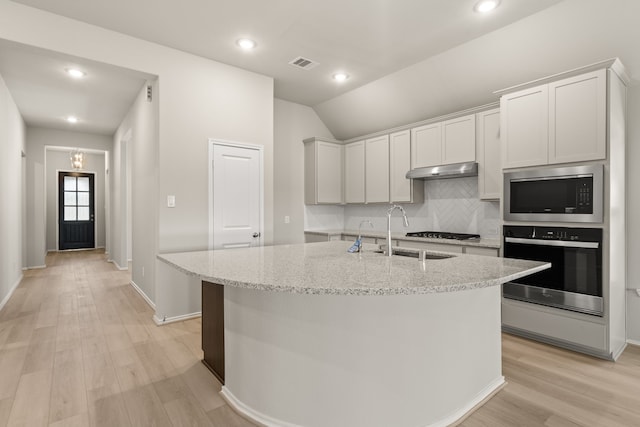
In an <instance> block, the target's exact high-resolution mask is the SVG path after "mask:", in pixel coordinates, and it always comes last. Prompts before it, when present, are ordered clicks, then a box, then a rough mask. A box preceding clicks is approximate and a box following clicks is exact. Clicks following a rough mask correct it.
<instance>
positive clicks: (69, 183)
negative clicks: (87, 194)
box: [64, 176, 76, 191]
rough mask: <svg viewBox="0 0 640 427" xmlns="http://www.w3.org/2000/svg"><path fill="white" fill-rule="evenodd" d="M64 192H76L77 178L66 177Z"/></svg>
mask: <svg viewBox="0 0 640 427" xmlns="http://www.w3.org/2000/svg"><path fill="white" fill-rule="evenodd" d="M64 190H65V191H76V177H75V176H65V177H64Z"/></svg>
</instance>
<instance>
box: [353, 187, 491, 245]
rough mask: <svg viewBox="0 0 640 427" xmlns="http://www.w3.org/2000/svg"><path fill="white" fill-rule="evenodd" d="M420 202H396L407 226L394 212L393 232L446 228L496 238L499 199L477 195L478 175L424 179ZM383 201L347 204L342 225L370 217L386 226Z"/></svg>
mask: <svg viewBox="0 0 640 427" xmlns="http://www.w3.org/2000/svg"><path fill="white" fill-rule="evenodd" d="M424 191H425V201H424V202H423V203H417V204H409V203H399V204H400V205H401V206H403V207H404V208H405V210H406V211H407V217H408V219H409V227H408V228H404V227H403V225H402V217H401V215H400V214H399V213H397V212H394V214H393V217H392V221H391V227H392V231H393V232H402V233H404V232H407V231H425V230H433V231H449V232H456V233H472V234H480V235H481V236H482V237H483V238H494V239H496V238H498V235H499V230H498V229H499V227H500V203H499V202H497V201H496V202H485V201H481V200H479V199H478V178H477V177H466V178H452V179H441V180H431V181H426V182H425V190H424ZM388 208H389V205H387V204H375V205H349V206H347V207H346V208H345V212H344V228H345V229H347V230H357V229H358V226H359V224H360V221H363V220H367V219H369V220H371V222H372V223H373V226H374V227H373V229H374V230H376V231H385V230H386V229H387V209H388Z"/></svg>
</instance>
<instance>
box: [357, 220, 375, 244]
mask: <svg viewBox="0 0 640 427" xmlns="http://www.w3.org/2000/svg"><path fill="white" fill-rule="evenodd" d="M362 224H369V225H370V226H371V228H373V223H372V222H371V221H369V220H368V219H363V220H362V221H360V225H359V226H358V252H360V250H361V249H362Z"/></svg>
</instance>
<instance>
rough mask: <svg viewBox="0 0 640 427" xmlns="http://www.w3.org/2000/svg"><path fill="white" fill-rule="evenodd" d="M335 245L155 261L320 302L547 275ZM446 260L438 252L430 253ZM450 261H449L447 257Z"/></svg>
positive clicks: (532, 267)
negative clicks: (322, 297) (356, 250)
mask: <svg viewBox="0 0 640 427" xmlns="http://www.w3.org/2000/svg"><path fill="white" fill-rule="evenodd" d="M351 244H352V242H346V241H334V242H320V243H306V244H296V245H280V246H263V247H255V248H246V249H228V250H215V251H200V252H181V253H172V254H161V255H158V259H159V260H160V261H162V262H164V263H166V264H168V265H171V266H173V267H175V268H177V269H178V270H180V271H182V272H184V273H186V274H188V275H192V276H197V277H199V278H200V279H201V280H205V281H209V282H213V283H217V284H221V285H226V286H235V287H240V288H247V289H257V290H264V291H275V292H290V293H299V294H317V295H410V294H425V293H434V292H454V291H461V290H466V289H475V288H482V287H488V286H497V285H500V284H502V283H504V282H507V281H510V280H514V279H517V278H519V277H523V276H527V275H529V274H532V273H535V272H538V271H541V270H544V269H547V268H549V267H550V266H551V264H549V263H542V262H534V261H523V260H516V259H508V258H496V257H488V256H479V255H466V254H455V256H453V257H451V258H447V259H438V260H429V259H427V260H425V261H424V262H422V261H418V260H417V259H415V258H409V257H402V256H393V257H387V256H384V255H383V254H381V253H376V252H374V251H375V250H376V249H377V246H376V245H373V244H364V245H363V252H362V253H348V252H347V249H348V248H349V247H350V246H351ZM427 253H433V254H442V253H439V252H430V251H429V252H427ZM447 255H452V254H447Z"/></svg>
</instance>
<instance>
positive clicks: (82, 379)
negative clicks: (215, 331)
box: [0, 250, 251, 427]
mask: <svg viewBox="0 0 640 427" xmlns="http://www.w3.org/2000/svg"><path fill="white" fill-rule="evenodd" d="M46 261H47V266H48V267H47V268H46V269H41V270H29V271H26V272H25V278H24V279H23V281H22V283H21V285H20V286H19V287H18V288H17V289H16V291H15V293H14V294H13V296H12V297H11V299H10V300H9V302H8V303H7V305H6V306H5V307H4V309H3V310H2V312H0V378H2V380H1V381H0V426H5V425H8V426H18V425H20V426H30V427H31V426H55V427H60V426H88V425H92V426H148V425H157V426H179V425H180V426H181V425H198V426H220V427H232V426H237V427H244V426H250V425H251V424H249V423H247V422H246V421H245V420H244V419H242V418H240V417H238V416H237V415H236V414H235V413H234V412H233V411H231V410H230V409H229V407H228V406H227V405H226V404H225V403H224V401H223V400H222V399H221V397H220V396H219V394H218V391H219V390H220V384H219V383H218V382H217V381H216V379H215V378H214V377H213V375H211V373H210V372H209V371H208V370H207V369H206V368H205V367H204V365H202V363H201V362H200V359H201V357H202V351H201V349H200V327H201V326H200V319H193V320H189V321H185V322H179V323H174V324H170V325H166V326H162V327H158V326H156V325H155V324H154V323H153V321H152V320H151V319H152V316H153V310H152V309H151V308H150V307H149V306H148V305H147V304H146V303H145V302H144V300H143V299H142V298H141V297H140V296H139V295H138V294H137V293H136V291H135V290H134V289H133V288H132V287H131V286H130V284H129V280H130V279H129V273H128V272H126V271H124V272H122V271H118V270H116V269H115V268H114V267H113V265H112V264H109V263H107V262H106V256H105V255H104V252H103V251H101V250H92V251H86V252H65V253H60V252H59V253H50V254H49V255H47V260H46Z"/></svg>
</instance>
